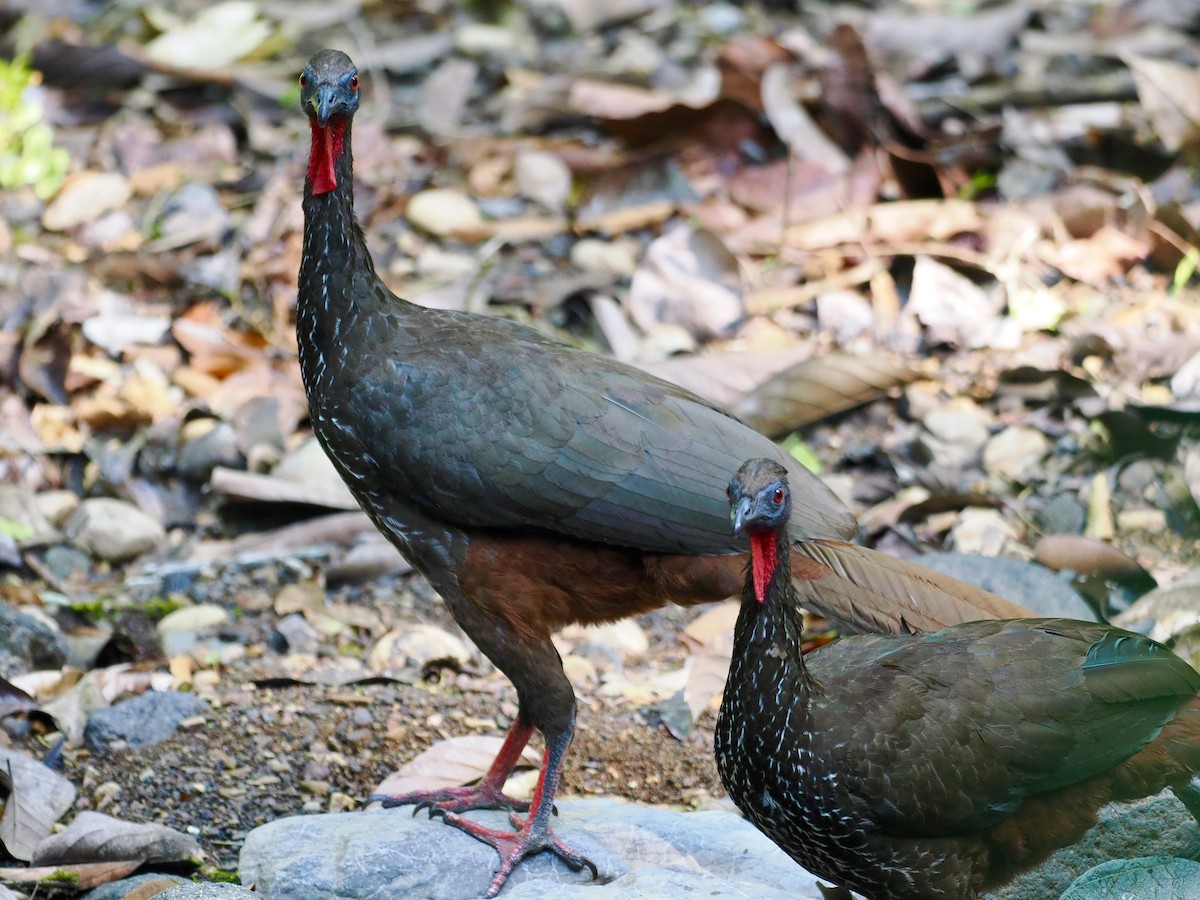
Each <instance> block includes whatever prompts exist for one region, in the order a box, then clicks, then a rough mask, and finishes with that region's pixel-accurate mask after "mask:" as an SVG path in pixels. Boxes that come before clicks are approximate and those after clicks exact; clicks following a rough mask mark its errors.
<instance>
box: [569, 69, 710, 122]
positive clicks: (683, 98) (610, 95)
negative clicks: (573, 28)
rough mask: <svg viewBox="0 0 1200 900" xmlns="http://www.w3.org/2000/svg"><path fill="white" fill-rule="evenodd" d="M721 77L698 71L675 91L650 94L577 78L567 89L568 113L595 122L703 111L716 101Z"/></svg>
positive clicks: (630, 86) (639, 89)
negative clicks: (677, 108)
mask: <svg viewBox="0 0 1200 900" xmlns="http://www.w3.org/2000/svg"><path fill="white" fill-rule="evenodd" d="M720 88H721V75H720V73H719V72H718V71H717V70H716V69H715V68H704V69H699V70H698V71H697V72H696V73H695V75H694V76H693V79H692V82H691V83H690V84H688V85H686V86H685V87H684V88H683V89H681V90H678V91H661V90H650V89H647V88H642V87H634V86H632V85H627V84H610V83H606V82H602V81H593V80H591V79H588V78H580V79H578V80H577V81H576V82H575V83H574V84H572V85H571V93H570V96H569V99H568V103H569V105H570V106H571V108H572V109H574V110H575V111H576V112H578V113H582V114H583V115H585V116H595V117H596V118H597V119H614V120H620V119H636V118H639V117H641V116H645V115H649V114H651V113H661V112H665V111H667V110H669V109H670V108H671V107H673V106H686V107H688V108H690V109H703V108H704V107H706V106H708V105H709V104H711V103H712V102H713V101H715V100H716V99H717V96H718V94H719V92H720Z"/></svg>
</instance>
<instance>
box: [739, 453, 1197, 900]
mask: <svg viewBox="0 0 1200 900" xmlns="http://www.w3.org/2000/svg"><path fill="white" fill-rule="evenodd" d="M728 494H729V502H730V504H731V514H732V518H733V526H734V529H735V530H737V531H741V532H744V533H746V534H747V535H748V536H749V538H750V545H751V556H752V561H751V564H750V566H749V571H748V573H747V575H746V579H745V586H744V588H743V591H742V600H741V610H740V612H739V616H738V621H737V626H736V629H735V632H734V649H733V662H732V666H731V668H730V670H729V676H728V681H727V683H726V686H725V695H724V698H723V700H722V703H721V709H720V713H719V715H718V718H717V731H716V742H715V745H716V758H717V769H718V771H719V773H720V776H721V781H722V782H723V783H724V784H725V787H726V789H727V790H728V791H729V794H730V796H731V797H732V798H733V800H734V802H735V803H736V804H737V806H738V808H739V809H741V810H742V812H743V813H745V814H746V816H747V817H748V818H749V819H750V820H751V821H752V822H753V823H754V824H755V825H756V826H758V828H759V829H760V830H762V831H763V832H764V833H765V834H766V835H767V836H769V837H770V838H771V839H772V840H774V841H775V843H777V844H778V845H779V846H780V847H782V848H783V849H784V850H785V851H786V852H787V853H788V854H789V855H790V856H791V857H792V858H793V859H795V860H796V861H797V862H799V863H800V864H801V865H803V866H805V867H806V868H808V869H809V870H810V871H812V872H813V873H815V874H817V875H819V876H821V877H823V878H826V879H829V880H830V881H833V882H836V883H837V884H839V885H842V886H844V887H848V888H851V889H853V890H856V891H859V892H860V893H862V894H864V895H866V896H867V897H871V898H893V897H895V898H930V897H943V898H974V897H977V896H978V895H979V893H980V892H981V891H984V890H990V889H994V888H996V887H998V886H1000V885H1002V884H1004V883H1005V882H1007V881H1009V880H1011V879H1012V878H1013V877H1014V876H1015V875H1016V874H1018V873H1019V872H1021V871H1023V870H1025V869H1027V868H1029V867H1031V866H1033V865H1035V864H1037V863H1038V862H1041V861H1042V860H1043V859H1045V858H1046V856H1048V855H1049V854H1050V853H1051V852H1052V851H1053V850H1055V849H1057V848H1058V847H1061V846H1065V845H1067V844H1070V843H1074V842H1075V841H1077V840H1079V838H1080V837H1081V836H1082V835H1083V832H1084V831H1086V830H1087V829H1088V828H1089V827H1091V826H1092V825H1093V824H1094V823H1095V821H1096V813H1097V811H1098V810H1099V808H1100V807H1101V806H1103V805H1104V804H1106V803H1108V802H1110V801H1113V800H1134V799H1137V798H1140V797H1144V796H1147V795H1149V794H1152V793H1155V792H1157V791H1160V790H1162V789H1163V788H1164V787H1166V786H1168V785H1171V786H1177V787H1179V786H1186V785H1187V784H1188V783H1189V782H1190V780H1191V778H1192V775H1193V774H1194V773H1195V772H1197V771H1200V700H1198V699H1197V696H1196V694H1197V691H1198V690H1200V675H1197V674H1196V672H1195V671H1194V670H1193V669H1192V668H1191V667H1190V666H1189V665H1188V664H1187V663H1185V662H1184V661H1183V660H1181V659H1180V658H1179V657H1177V656H1175V655H1174V654H1173V653H1171V652H1170V651H1169V650H1168V649H1167V648H1165V647H1163V646H1162V645H1161V644H1157V643H1155V642H1154V641H1152V640H1150V639H1149V638H1146V637H1144V636H1143V635H1139V634H1133V633H1131V632H1128V631H1122V630H1121V629H1118V628H1112V627H1109V626H1105V625H1098V624H1094V623H1089V622H1078V621H1073V620H1068V619H1032V618H1029V619H1023V620H1017V621H999V620H988V621H979V622H970V623H966V624H961V625H955V626H953V627H949V628H945V629H943V630H940V631H935V632H931V633H926V634H912V635H891V636H882V635H859V636H853V637H846V638H842V639H841V640H837V641H834V642H833V643H831V644H827V645H825V646H823V647H821V648H819V649H817V650H814V651H812V652H811V653H808V654H805V655H802V654H801V652H800V644H801V629H802V619H801V610H800V609H799V607H798V604H797V598H796V593H795V590H794V588H793V587H792V579H791V578H789V577H788V576H787V574H786V573H787V571H788V558H789V555H790V553H791V546H790V544H791V541H790V539H789V538H788V536H787V524H788V518H789V516H790V515H791V512H792V510H793V509H794V508H795V506H796V504H798V503H802V502H803V500H802V498H799V497H797V496H795V495H794V492H793V490H792V488H791V486H790V485H789V473H788V472H787V471H786V470H785V469H784V468H783V467H782V466H780V465H778V464H777V463H776V462H774V461H771V460H765V459H757V460H751V461H750V462H747V463H746V464H745V465H743V466H742V467H741V468H740V469H739V470H738V472H737V475H736V476H735V477H734V479H733V481H732V482H730V484H729V490H728ZM1152 849H1153V848H1147V851H1148V852H1150V851H1152Z"/></svg>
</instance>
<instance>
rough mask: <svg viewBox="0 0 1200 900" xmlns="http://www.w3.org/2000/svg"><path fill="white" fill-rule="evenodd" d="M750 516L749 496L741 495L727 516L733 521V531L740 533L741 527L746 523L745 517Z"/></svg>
mask: <svg viewBox="0 0 1200 900" xmlns="http://www.w3.org/2000/svg"><path fill="white" fill-rule="evenodd" d="M749 517H750V498H749V497H742V498H741V499H740V500H738V502H737V506H735V507H734V508H733V509H732V510H731V511H730V513H729V518H730V519H731V520H732V521H733V533H734V534H741V533H742V527H743V526H744V525H745V524H746V519H747V518H749Z"/></svg>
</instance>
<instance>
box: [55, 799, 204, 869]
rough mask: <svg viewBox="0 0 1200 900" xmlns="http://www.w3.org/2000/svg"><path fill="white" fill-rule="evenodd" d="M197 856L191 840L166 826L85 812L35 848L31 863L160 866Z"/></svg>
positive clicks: (198, 852) (197, 845)
mask: <svg viewBox="0 0 1200 900" xmlns="http://www.w3.org/2000/svg"><path fill="white" fill-rule="evenodd" d="M199 854H200V845H199V844H198V843H197V842H196V839H195V838H194V837H192V836H191V835H187V834H181V833H180V832H178V831H176V830H175V829H173V828H168V827H167V826H166V825H156V824H151V823H140V822H124V821H122V820H120V819H114V818H113V817H112V816H106V815H104V813H98V812H94V811H92V810H85V811H83V812H81V813H79V814H78V815H77V816H76V817H75V819H74V821H73V822H71V824H70V825H68V826H67V828H66V829H64V830H63V831H60V832H59V833H58V834H55V835H53V836H51V837H47V838H46V839H45V840H43V841H42V842H41V843H40V844H38V846H37V851H36V853H35V854H34V857H33V860H32V862H33V863H34V864H35V865H42V866H48V865H66V864H69V863H96V862H121V861H124V860H138V861H139V862H159V863H164V862H182V861H183V860H187V859H191V858H192V857H195V856H198V855H199Z"/></svg>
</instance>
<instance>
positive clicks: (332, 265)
mask: <svg viewBox="0 0 1200 900" xmlns="http://www.w3.org/2000/svg"><path fill="white" fill-rule="evenodd" d="M300 86H301V104H302V107H303V109H304V110H305V112H306V113H307V115H308V117H309V121H310V125H311V132H312V146H311V151H310V157H309V163H308V170H307V175H306V178H305V182H304V203H303V208H304V253H303V258H302V262H301V265H300V276H299V295H298V299H297V306H296V328H297V339H298V342H299V348H300V367H301V372H302V375H303V379H304V386H305V390H306V392H307V395H308V404H309V419H310V421H311V423H312V426H313V429H314V431H315V432H316V435H317V438H318V439H319V440H320V442H321V444H322V445H323V447H324V448H325V451H326V452H327V453H328V455H329V457H330V458H331V459H332V460H333V463H334V465H335V466H336V468H337V470H338V472H339V473H340V475H341V476H342V478H343V479H345V481H346V483H347V484H348V485H349V487H350V489H351V491H352V492H353V493H354V496H355V497H356V498H357V500H358V502H359V503H360V504H361V505H362V507H363V509H364V510H365V511H366V512H367V513H368V514H369V515H370V516H371V518H372V520H373V521H374V523H375V524H376V525H377V526H378V527H379V529H380V530H381V531H382V532H383V533H384V534H385V535H386V536H387V537H388V539H389V540H391V541H392V542H393V543H394V544H395V545H396V546H397V547H398V548H399V549H400V551H401V552H402V553H403V554H404V555H405V556H406V557H407V558H408V559H409V561H411V562H412V564H413V565H414V566H415V567H416V568H417V569H418V570H419V571H420V572H422V573H423V574H424V575H425V576H426V577H427V578H428V579H429V581H430V582H431V583H432V585H433V586H434V587H435V588H436V589H437V591H438V592H439V593H440V594H441V595H442V597H443V598H444V600H445V602H446V604H447V605H448V607H449V609H450V612H451V613H452V614H453V616H454V618H455V620H456V621H457V622H458V623H459V625H460V626H461V627H462V628H463V630H464V631H465V632H466V633H467V634H468V635H469V636H470V637H471V639H472V640H473V641H474V642H475V644H476V645H477V646H478V647H479V649H480V650H481V651H482V652H483V653H485V654H486V655H487V657H488V658H489V659H491V660H492V662H494V663H495V664H496V666H497V667H498V668H499V669H500V670H501V671H502V672H503V673H504V674H505V675H506V676H507V677H508V678H509V679H511V681H512V682H513V685H514V686H515V687H516V690H517V698H518V714H517V717H516V720H515V721H514V722H513V724H512V727H511V729H510V730H509V732H508V735H507V737H506V739H505V741H504V744H503V747H502V749H501V750H500V752H499V754H498V755H497V757H496V760H495V762H494V763H493V764H492V766H491V768H490V769H489V771H488V773H487V774H486V775H485V777H484V778H483V779H482V781H481V782H480V783H479V784H478V785H475V786H473V787H464V788H454V789H447V790H441V791H432V792H418V793H412V794H406V795H403V796H393V797H387V798H379V799H383V800H384V805H387V806H395V805H401V804H409V803H414V804H417V806H418V808H422V807H424V808H428V809H429V810H430V814H431V815H432V814H435V813H436V814H440V815H442V816H443V818H444V819H445V820H446V821H448V822H450V823H451V824H453V825H455V826H457V827H458V828H461V829H462V830H464V831H466V832H467V833H468V834H471V835H472V836H474V837H476V838H478V839H479V840H482V841H484V842H485V843H488V844H491V845H492V846H493V847H495V848H496V850H497V851H498V852H499V854H500V865H499V868H498V869H497V872H496V874H495V879H494V880H493V882H492V885H491V888H490V891H489V896H494V895H495V894H496V893H497V892H498V891H499V890H500V888H501V887H502V886H503V884H504V881H505V879H506V877H507V876H508V873H509V872H511V870H512V868H513V867H514V866H515V865H516V864H517V863H518V862H519V861H520V860H521V859H522V858H524V857H525V856H528V855H530V854H533V853H536V852H539V851H541V850H547V849H548V850H551V851H553V852H555V853H557V854H558V855H560V856H561V857H562V858H563V859H564V860H566V861H567V862H568V863H570V864H572V865H574V866H576V867H582V866H587V867H588V868H591V869H592V870H593V872H594V867H593V866H591V864H590V863H589V862H588V861H587V860H585V859H584V858H583V857H581V856H580V855H579V854H577V853H575V852H573V851H572V850H571V849H570V848H568V847H566V846H565V845H564V844H562V843H561V842H560V841H559V840H558V839H557V838H555V837H554V835H553V834H552V833H551V831H550V829H549V827H548V821H549V817H550V814H551V811H552V809H553V799H554V793H555V788H556V787H557V785H558V782H559V778H560V775H561V772H562V765H563V758H564V755H565V753H566V750H567V746H568V744H569V743H570V741H571V736H572V733H573V730H574V721H575V697H574V694H573V693H572V690H571V685H570V682H569V681H568V680H567V678H566V676H565V675H564V674H563V670H562V664H561V661H560V660H559V657H558V654H557V653H556V652H555V649H554V645H553V644H552V643H551V640H550V636H551V633H552V632H553V631H554V630H556V629H558V628H561V627H562V626H564V625H567V624H569V623H575V622H578V623H593V622H604V621H611V620H614V619H618V618H620V617H622V616H628V615H632V614H634V613H639V612H643V611H645V610H649V609H653V608H655V607H658V606H662V605H664V604H665V603H667V602H675V603H680V604H695V603H702V602H706V601H711V600H720V599H724V598H726V597H729V596H733V595H735V594H736V593H737V591H738V588H739V586H740V583H741V569H742V567H743V566H744V564H745V554H746V551H747V545H746V543H745V541H744V540H743V539H737V538H735V537H734V536H733V535H731V534H730V533H729V526H728V519H727V518H726V516H727V508H726V505H725V501H724V498H723V497H722V496H721V490H720V484H721V483H722V482H723V481H724V478H725V473H728V472H730V471H732V470H733V468H734V467H735V466H736V465H737V464H738V463H739V462H740V461H741V460H743V459H746V458H747V457H749V456H770V457H772V458H774V459H776V460H777V461H778V462H779V463H780V464H781V465H783V466H785V467H786V468H787V471H788V473H789V475H790V477H791V483H792V485H793V490H794V491H796V492H797V498H798V502H797V504H796V515H794V516H793V518H792V522H791V525H790V531H789V534H790V536H791V538H792V539H794V540H796V541H798V542H800V543H799V544H798V545H797V546H798V551H797V554H796V557H795V573H796V578H797V586H798V590H799V591H800V593H801V594H803V595H804V597H805V598H806V599H807V601H808V602H809V605H810V606H811V607H812V608H814V609H817V610H819V611H821V612H823V613H825V614H827V615H831V616H833V617H835V618H837V619H839V620H841V621H844V622H847V623H849V624H850V625H852V626H854V627H857V628H859V629H861V630H868V631H881V630H882V631H889V632H890V631H897V630H904V629H917V630H923V629H928V628H936V627H940V626H941V625H945V624H948V623H951V622H959V621H964V620H969V619H978V618H981V617H989V616H991V617H994V616H1001V615H1007V616H1019V615H1023V614H1025V611H1024V610H1023V609H1022V608H1021V607H1018V606H1015V605H1013V604H1009V603H1007V602H1006V601H1004V600H1002V599H1000V598H998V597H995V596H994V595H992V594H989V593H987V592H985V591H981V590H977V589H975V588H971V587H967V586H966V585H963V584H961V583H960V582H957V581H954V580H953V579H949V578H945V577H943V576H940V575H937V574H935V573H931V572H929V571H928V570H925V569H921V568H919V567H916V566H912V565H910V564H907V563H904V562H901V561H900V560H896V559H893V558H891V557H887V556H884V555H882V554H878V553H873V552H872V551H869V550H865V549H863V548H860V547H856V546H854V545H851V544H847V543H843V542H842V541H841V540H839V539H841V538H846V537H849V536H851V535H852V534H853V533H854V531H855V528H856V524H855V521H854V518H853V517H852V516H851V515H850V513H849V512H847V511H846V510H845V509H844V508H843V507H842V505H841V504H840V503H839V502H838V500H837V499H836V498H835V497H834V496H833V495H832V494H831V493H830V492H829V490H828V489H827V488H826V487H825V486H824V485H823V484H822V483H821V482H820V481H819V480H818V479H816V478H815V477H814V476H812V475H811V474H809V473H808V472H807V471H806V470H805V469H804V468H802V467H801V466H799V465H797V464H796V463H795V462H794V461H793V460H791V459H790V457H788V455H787V454H785V453H783V452H782V451H780V450H779V449H778V448H777V447H776V446H775V445H774V444H773V443H771V442H770V441H769V440H767V439H766V438H764V437H762V436H761V435H759V434H757V433H756V432H754V431H752V430H751V429H749V428H747V427H746V426H744V425H742V424H741V423H739V422H737V421H736V420H734V419H732V418H730V417H728V416H727V415H725V414H724V413H721V412H719V411H718V410H716V409H714V408H713V407H711V406H710V405H709V404H707V403H705V402H704V401H702V400H700V399H699V398H697V397H695V396H694V395H692V394H690V393H688V392H687V391H684V390H682V389H680V388H678V387H676V386H674V385H671V384H669V383H667V382H664V381H660V380H658V379H656V378H653V377H651V376H649V375H647V374H645V373H643V372H641V371H639V370H637V369H633V368H631V367H629V366H625V365H622V364H620V363H617V362H615V361H613V360H610V359H605V358H602V357H599V356H596V355H593V354H588V353H584V352H581V351H578V350H574V349H572V348H569V347H566V346H564V345H562V344H559V343H556V342H554V341H551V340H549V339H547V338H546V337H544V336H542V335H541V334H539V333H538V332H536V331H535V330H533V329H530V328H527V327H524V326H521V325H518V324H516V323H513V322H509V321H506V320H503V319H498V318H493V317H488V316H479V315H470V314H466V313H461V312H448V311H442V310H434V309H426V308H423V307H421V306H417V305H414V304H412V303H409V302H407V301H405V300H402V299H400V298H398V297H396V296H395V295H394V294H393V293H392V292H391V291H390V290H388V288H387V287H386V286H385V285H384V284H383V283H382V282H381V281H380V279H379V278H378V277H377V275H376V273H375V269H374V265H373V263H372V260H371V256H370V253H369V252H368V249H367V246H366V242H365V240H364V237H363V232H362V230H361V228H360V227H359V225H358V222H357V220H356V218H355V215H354V196H353V185H352V181H353V172H352V163H351V120H352V117H353V115H354V113H355V111H356V110H357V108H358V105H359V82H358V75H357V73H356V70H355V68H354V64H353V63H352V62H351V61H350V59H349V57H347V56H346V55H345V54H343V53H340V52H338V51H333V50H324V51H321V52H320V53H317V54H316V55H315V56H314V57H313V58H312V59H311V60H310V61H309V63H308V65H307V66H306V67H305V69H304V72H303V74H302V75H301V76H300ZM714 485H715V487H714ZM535 729H536V730H539V731H541V733H542V736H543V737H544V739H545V745H546V747H545V755H544V757H543V761H542V767H541V774H540V778H539V781H538V784H537V787H536V789H535V793H534V796H533V800H532V801H531V802H530V803H522V802H520V801H518V800H515V799H512V798H510V797H507V796H505V795H504V794H503V793H502V787H503V784H504V781H505V779H506V778H507V776H508V774H509V773H510V772H511V771H512V768H513V766H514V764H515V763H516V761H517V759H518V757H519V755H520V753H521V750H522V748H523V747H524V746H525V744H526V742H527V741H528V740H529V738H530V736H531V735H532V733H533V731H534V730H535ZM480 808H510V809H516V810H520V811H524V810H526V809H528V811H529V815H528V817H527V818H525V819H524V820H523V821H518V820H517V819H516V818H515V817H514V825H515V826H516V832H515V833H514V832H509V831H497V830H494V829H486V828H483V827H482V826H480V825H478V824H477V823H474V822H471V821H470V820H468V819H466V818H464V817H462V816H461V815H459V814H460V813H462V812H463V811H466V810H470V809H480Z"/></svg>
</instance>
